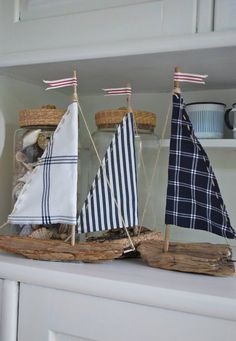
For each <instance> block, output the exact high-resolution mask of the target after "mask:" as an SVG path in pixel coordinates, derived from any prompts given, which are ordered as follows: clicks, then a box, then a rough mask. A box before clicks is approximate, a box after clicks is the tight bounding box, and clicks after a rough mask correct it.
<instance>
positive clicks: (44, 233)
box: [29, 227, 52, 239]
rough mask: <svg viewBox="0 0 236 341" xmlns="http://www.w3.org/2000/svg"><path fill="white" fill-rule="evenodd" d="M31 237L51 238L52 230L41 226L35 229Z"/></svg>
mask: <svg viewBox="0 0 236 341" xmlns="http://www.w3.org/2000/svg"><path fill="white" fill-rule="evenodd" d="M29 237H30V238H35V239H51V237H52V231H50V230H48V229H47V228H46V227H40V228H38V229H37V230H34V231H33V232H32V233H31V234H30V235H29Z"/></svg>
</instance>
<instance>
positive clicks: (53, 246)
mask: <svg viewBox="0 0 236 341" xmlns="http://www.w3.org/2000/svg"><path fill="white" fill-rule="evenodd" d="M161 238H162V236H161V234H160V232H152V231H148V232H144V233H142V234H140V235H139V236H134V237H132V241H133V243H134V245H135V246H136V247H137V246H138V245H139V244H140V243H141V242H143V241H145V240H160V239H161ZM127 247H129V241H128V239H127V238H120V239H114V240H107V241H88V242H81V243H76V244H75V246H71V245H70V244H69V243H65V242H64V241H59V240H39V239H34V238H29V237H19V236H0V249H2V250H4V251H7V252H11V253H14V254H18V255H21V256H24V257H26V258H30V259H36V260H47V261H81V262H102V261H107V260H113V259H117V258H121V257H123V254H124V250H125V249H126V248H127Z"/></svg>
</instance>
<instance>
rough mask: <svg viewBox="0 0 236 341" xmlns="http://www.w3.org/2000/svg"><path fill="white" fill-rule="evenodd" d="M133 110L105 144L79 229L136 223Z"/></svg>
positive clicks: (83, 231)
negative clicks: (102, 156) (104, 152)
mask: <svg viewBox="0 0 236 341" xmlns="http://www.w3.org/2000/svg"><path fill="white" fill-rule="evenodd" d="M133 120H134V119H133V114H132V113H128V114H127V115H126V116H125V117H124V118H123V121H122V122H121V124H120V125H119V126H118V128H117V131H116V133H115V134H114V137H113V139H112V141H111V144H110V146H109V147H108V149H107V151H106V154H105V156H104V158H103V160H102V162H101V165H100V167H99V169H98V172H97V174H96V176H95V179H94V181H93V184H92V186H91V189H90V192H89V194H88V196H87V198H86V200H85V203H84V205H83V207H82V210H81V213H80V215H79V218H78V231H79V232H80V233H86V232H95V231H102V230H109V229H114V228H122V227H133V226H137V225H138V200H137V175H136V160H135V146H134V121H133Z"/></svg>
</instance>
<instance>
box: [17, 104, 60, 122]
mask: <svg viewBox="0 0 236 341" xmlns="http://www.w3.org/2000/svg"><path fill="white" fill-rule="evenodd" d="M64 113H65V110H61V109H57V108H56V107H55V105H46V106H42V107H41V108H38V109H24V110H21V111H20V113H19V124H20V127H28V126H57V125H58V123H59V122H60V120H61V118H62V116H63V115H64Z"/></svg>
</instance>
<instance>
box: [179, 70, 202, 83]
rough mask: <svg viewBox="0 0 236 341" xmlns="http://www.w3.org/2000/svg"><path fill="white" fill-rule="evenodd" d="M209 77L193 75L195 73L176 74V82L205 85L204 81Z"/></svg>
mask: <svg viewBox="0 0 236 341" xmlns="http://www.w3.org/2000/svg"><path fill="white" fill-rule="evenodd" d="M207 77H208V75H198V74H193V73H184V72H175V73H174V81H177V82H188V83H198V84H205V81H204V80H205V78H207Z"/></svg>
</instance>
